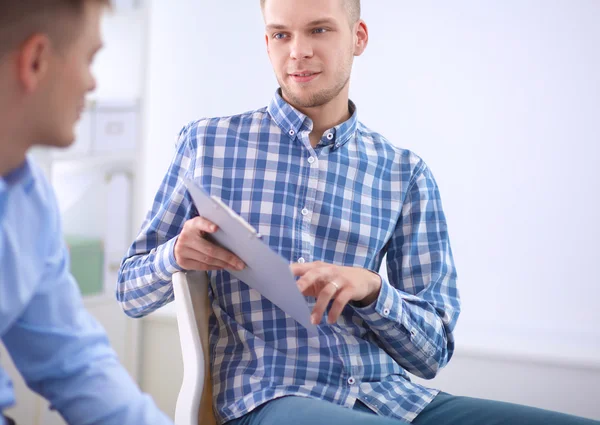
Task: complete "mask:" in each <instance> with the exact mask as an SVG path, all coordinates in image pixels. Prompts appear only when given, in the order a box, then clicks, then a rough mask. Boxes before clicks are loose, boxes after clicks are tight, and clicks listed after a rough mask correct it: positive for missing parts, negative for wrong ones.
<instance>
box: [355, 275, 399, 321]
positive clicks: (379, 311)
mask: <svg viewBox="0 0 600 425" xmlns="http://www.w3.org/2000/svg"><path fill="white" fill-rule="evenodd" d="M354 310H355V311H356V312H357V313H358V314H359V315H360V317H361V318H362V319H363V320H364V321H365V322H366V323H367V324H368V325H369V327H370V328H372V329H382V330H383V329H387V328H389V327H390V326H394V325H395V324H396V323H399V322H400V317H401V316H402V297H401V295H400V294H399V293H398V291H397V290H396V288H394V287H393V286H392V285H391V284H390V283H389V282H388V281H387V280H386V279H384V278H383V277H381V290H380V292H379V296H378V297H377V299H376V300H375V301H374V302H373V303H372V304H370V305H368V306H365V307H358V306H356V305H354Z"/></svg>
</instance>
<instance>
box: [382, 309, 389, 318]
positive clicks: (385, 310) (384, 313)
mask: <svg viewBox="0 0 600 425" xmlns="http://www.w3.org/2000/svg"><path fill="white" fill-rule="evenodd" d="M383 315H384V316H386V317H387V316H389V315H390V309H389V308H384V309H383Z"/></svg>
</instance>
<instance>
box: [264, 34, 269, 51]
mask: <svg viewBox="0 0 600 425" xmlns="http://www.w3.org/2000/svg"><path fill="white" fill-rule="evenodd" d="M265 44H266V45H267V53H270V52H269V36H268V35H267V34H265Z"/></svg>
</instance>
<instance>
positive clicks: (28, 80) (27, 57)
mask: <svg viewBox="0 0 600 425" xmlns="http://www.w3.org/2000/svg"><path fill="white" fill-rule="evenodd" d="M51 50H52V46H51V42H50V39H49V38H48V36H47V35H45V34H35V35H32V36H31V37H29V38H28V39H27V40H26V41H25V42H24V43H23V44H22V45H21V48H20V49H19V53H18V61H17V73H18V79H19V81H20V82H21V85H22V87H23V89H24V90H25V91H26V92H27V93H31V92H33V91H35V89H36V88H37V87H38V86H39V85H40V82H41V81H42V80H43V78H44V76H45V75H46V73H47V72H48V68H49V66H50V63H49V62H50V57H51Z"/></svg>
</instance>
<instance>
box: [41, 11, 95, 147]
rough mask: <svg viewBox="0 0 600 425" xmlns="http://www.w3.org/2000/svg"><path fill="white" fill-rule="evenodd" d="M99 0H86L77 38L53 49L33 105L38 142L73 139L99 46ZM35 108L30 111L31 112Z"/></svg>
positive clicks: (90, 86)
mask: <svg viewBox="0 0 600 425" xmlns="http://www.w3.org/2000/svg"><path fill="white" fill-rule="evenodd" d="M103 12H104V6H103V5H102V3H101V2H93V1H89V2H87V3H86V4H85V6H84V13H83V15H82V17H81V22H80V23H79V25H80V27H79V31H78V32H77V35H78V36H77V37H76V39H73V40H71V41H69V42H67V44H65V45H64V46H60V47H57V48H56V49H52V54H51V55H50V58H49V64H48V74H47V75H46V78H44V81H43V83H42V84H41V85H40V91H39V93H37V96H39V98H38V99H36V102H35V103H36V105H39V107H40V108H41V109H40V110H38V111H36V112H37V117H39V120H40V121H39V128H38V134H39V137H40V140H39V141H36V142H37V143H39V144H43V145H49V146H57V147H66V146H69V145H71V144H72V143H73V141H74V140H75V134H74V126H75V123H76V122H77V121H78V120H79V117H80V116H81V113H82V111H83V109H84V106H85V95H86V94H87V93H88V92H90V91H92V90H94V88H95V87H96V81H95V79H94V77H93V75H92V72H91V66H92V62H93V59H94V57H95V55H96V53H97V51H98V50H99V49H100V48H101V47H102V40H101V35H100V20H101V17H102V14H103ZM33 112H34V111H32V113H33Z"/></svg>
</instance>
